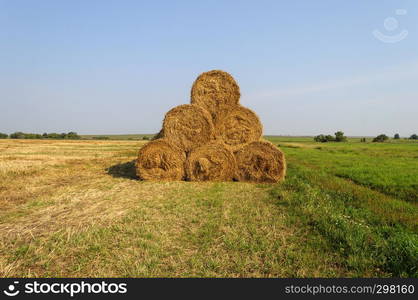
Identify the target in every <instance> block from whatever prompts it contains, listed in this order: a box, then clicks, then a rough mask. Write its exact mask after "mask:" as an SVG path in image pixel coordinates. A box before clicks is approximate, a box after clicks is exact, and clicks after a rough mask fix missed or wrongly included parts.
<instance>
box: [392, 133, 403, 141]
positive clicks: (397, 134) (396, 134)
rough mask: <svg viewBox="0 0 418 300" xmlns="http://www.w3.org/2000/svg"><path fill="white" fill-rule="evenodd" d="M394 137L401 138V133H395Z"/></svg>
mask: <svg viewBox="0 0 418 300" xmlns="http://www.w3.org/2000/svg"><path fill="white" fill-rule="evenodd" d="M393 138H394V139H395V140H399V139H400V138H401V137H400V136H399V133H395V135H394V136H393Z"/></svg>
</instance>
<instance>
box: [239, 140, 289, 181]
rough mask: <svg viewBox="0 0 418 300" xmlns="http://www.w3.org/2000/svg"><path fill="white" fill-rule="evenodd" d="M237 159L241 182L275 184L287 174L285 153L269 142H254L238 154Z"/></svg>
mask: <svg viewBox="0 0 418 300" xmlns="http://www.w3.org/2000/svg"><path fill="white" fill-rule="evenodd" d="M235 157H236V159H237V164H238V171H237V179H238V180H239V181H249V182H270V183H275V182H278V181H280V180H282V179H283V178H284V176H285V174H286V160H285V157H284V154H283V152H282V151H280V150H279V149H278V148H277V147H276V146H274V145H273V144H272V143H270V142H268V141H259V142H252V143H251V144H248V145H247V146H245V147H243V148H242V149H241V150H239V151H238V152H236V154H235Z"/></svg>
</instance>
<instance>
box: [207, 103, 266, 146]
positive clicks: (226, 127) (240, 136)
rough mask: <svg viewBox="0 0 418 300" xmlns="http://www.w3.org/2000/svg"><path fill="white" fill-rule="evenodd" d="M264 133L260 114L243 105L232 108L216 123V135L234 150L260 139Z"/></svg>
mask: <svg viewBox="0 0 418 300" xmlns="http://www.w3.org/2000/svg"><path fill="white" fill-rule="evenodd" d="M262 134H263V125H262V124H261V122H260V119H259V118H258V116H257V115H256V114H255V113H254V112H253V111H252V110H250V109H248V108H245V107H243V106H236V107H235V108H233V109H231V110H230V111H229V112H228V113H227V114H226V115H225V116H224V117H222V118H221V119H220V120H218V121H216V123H215V135H216V136H217V138H218V139H220V140H221V141H222V142H224V143H225V144H226V145H227V146H229V147H230V148H231V150H232V151H234V152H235V151H237V150H239V149H241V148H242V147H243V146H245V145H247V144H249V143H251V142H255V141H258V140H260V138H261V136H262Z"/></svg>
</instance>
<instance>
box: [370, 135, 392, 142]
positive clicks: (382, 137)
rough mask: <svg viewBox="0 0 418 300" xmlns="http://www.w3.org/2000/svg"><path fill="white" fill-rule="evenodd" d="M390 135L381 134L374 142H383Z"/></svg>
mask: <svg viewBox="0 0 418 300" xmlns="http://www.w3.org/2000/svg"><path fill="white" fill-rule="evenodd" d="M388 139H389V137H388V136H387V135H386V134H379V135H378V136H377V137H375V138H374V139H373V142H375V143H376V142H377V143H383V142H385V141H387V140H388Z"/></svg>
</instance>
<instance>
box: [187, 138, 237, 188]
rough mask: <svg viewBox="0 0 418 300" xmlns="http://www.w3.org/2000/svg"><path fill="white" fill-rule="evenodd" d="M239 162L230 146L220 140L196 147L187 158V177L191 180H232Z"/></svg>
mask: <svg viewBox="0 0 418 300" xmlns="http://www.w3.org/2000/svg"><path fill="white" fill-rule="evenodd" d="M236 167H237V163H236V160H235V156H234V154H233V153H232V152H231V151H230V150H229V149H228V147H227V146H226V145H225V144H223V143H220V142H218V141H212V142H211V143H209V144H206V145H204V146H201V147H199V148H196V149H194V150H193V151H192V152H190V154H189V155H188V158H187V160H186V166H185V169H186V178H187V179H188V180H191V181H231V180H232V179H233V178H234V177H235V175H236Z"/></svg>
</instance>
